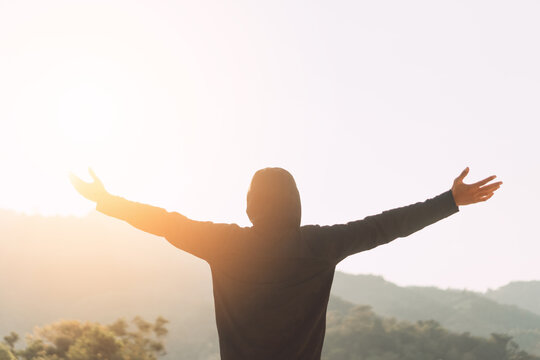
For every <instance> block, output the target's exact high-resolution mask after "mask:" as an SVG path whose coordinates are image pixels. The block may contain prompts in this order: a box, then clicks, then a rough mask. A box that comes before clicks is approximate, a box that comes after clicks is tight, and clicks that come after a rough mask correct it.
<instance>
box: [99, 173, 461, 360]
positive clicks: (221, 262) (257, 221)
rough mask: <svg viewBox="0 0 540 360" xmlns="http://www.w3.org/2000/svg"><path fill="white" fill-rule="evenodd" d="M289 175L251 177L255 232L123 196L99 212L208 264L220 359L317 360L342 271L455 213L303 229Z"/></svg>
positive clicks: (385, 216)
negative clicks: (356, 257)
mask: <svg viewBox="0 0 540 360" xmlns="http://www.w3.org/2000/svg"><path fill="white" fill-rule="evenodd" d="M265 170H267V169H265ZM276 172H279V171H278V170H270V171H269V173H270V175H269V177H265V176H262V178H263V180H264V179H265V178H266V180H268V178H270V177H271V176H272V174H274V175H275V174H276ZM287 174H288V173H286V174H285V173H281V175H282V176H281V177H280V176H279V175H278V176H277V178H278V180H277V181H278V183H279V181H282V182H283V183H282V184H281V185H279V184H278V185H277V186H276V182H275V181H269V182H267V183H265V182H264V181H261V182H259V183H257V174H256V176H254V178H253V181H252V184H251V188H250V192H249V193H248V215H249V217H250V219H251V220H252V222H253V223H254V226H253V227H240V226H238V225H236V224H219V223H212V222H203V221H195V220H191V219H189V218H187V217H185V216H183V215H181V214H179V213H177V212H167V211H166V210H164V209H161V208H157V207H153V206H149V205H145V204H140V203H136V202H132V201H128V200H125V199H123V198H120V197H116V196H109V197H107V198H106V199H103V200H102V201H100V202H98V205H97V210H98V211H100V212H102V213H104V214H107V215H110V216H113V217H116V218H119V219H122V220H125V221H127V222H128V223H130V224H131V225H133V226H135V227H136V228H139V229H141V230H143V231H146V232H149V233H152V234H156V235H159V236H163V237H165V238H166V239H167V240H168V241H169V242H170V243H172V244H173V245H174V246H176V247H178V248H179V249H182V250H184V251H187V252H189V253H191V254H193V255H195V256H197V257H199V258H201V259H204V260H206V261H207V262H208V264H209V265H210V268H211V271H212V280H213V289H214V302H215V311H216V322H217V329H218V334H219V343H220V351H221V358H222V359H223V360H266V359H269V360H270V359H272V360H276V359H280V360H288V359H290V360H317V359H320V356H321V350H322V346H323V340H324V333H325V320H326V308H327V304H328V298H329V295H330V288H331V285H332V280H333V277H334V270H335V267H336V264H337V263H339V262H340V261H341V260H343V259H345V258H346V257H347V256H349V255H352V254H355V253H358V252H361V251H365V250H369V249H372V248H374V247H376V246H379V245H381V244H385V243H388V242H390V241H392V240H394V239H396V238H399V237H404V236H407V235H410V234H412V233H413V232H415V231H418V230H420V229H422V228H423V227H425V226H427V225H429V224H432V223H434V222H436V221H438V220H441V219H443V218H445V217H447V216H449V215H451V214H453V213H455V212H457V211H458V207H457V206H456V204H455V202H454V199H453V196H452V192H451V191H446V192H444V193H442V194H441V195H439V196H436V197H434V198H432V199H429V200H426V201H424V202H419V203H416V204H413V205H409V206H405V207H401V208H396V209H393V210H389V211H385V212H383V213H381V214H378V215H374V216H368V217H366V218H364V219H363V220H358V221H352V222H349V223H346V224H339V225H332V226H319V225H306V226H300V197H299V196H297V194H298V190H296V184H294V180H292V183H291V181H290V180H291V179H292V176H291V177H290V179H289V180H285V181H283V179H284V177H288V176H290V174H289V175H287ZM267 175H268V174H267ZM261 184H262V185H261ZM293 184H294V189H292V187H293V186H292V185H293ZM272 189H273V190H272ZM279 189H281V190H283V191H281V192H280V190H279ZM275 190H276V191H275ZM280 194H281V195H280ZM284 194H285V195H284ZM283 215H286V216H283ZM291 219H292V220H291Z"/></svg>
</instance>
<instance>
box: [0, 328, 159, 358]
mask: <svg viewBox="0 0 540 360" xmlns="http://www.w3.org/2000/svg"><path fill="white" fill-rule="evenodd" d="M167 323H168V321H167V320H165V319H164V318H162V317H158V318H157V319H156V320H155V322H154V323H151V322H147V321H145V320H143V319H142V318H140V317H136V318H134V319H133V320H132V326H130V324H128V322H127V321H125V320H124V319H119V320H117V321H116V322H114V323H113V324H111V325H102V324H99V323H92V322H80V321H77V320H64V321H59V322H56V323H53V324H50V325H47V326H45V327H42V328H36V329H35V330H34V334H32V335H29V336H28V337H27V339H26V347H25V348H24V349H21V350H16V349H15V347H14V344H15V342H16V341H17V340H18V335H17V334H15V333H13V332H12V333H11V334H10V335H9V336H6V337H4V340H5V342H6V344H0V360H63V359H66V360H68V359H69V360H99V359H103V360H155V359H157V357H158V356H161V355H165V348H164V345H163V338H164V337H165V335H167V332H168V331H167V329H166V328H165V325H166V324H167ZM132 328H134V329H132Z"/></svg>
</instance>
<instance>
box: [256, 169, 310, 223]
mask: <svg viewBox="0 0 540 360" xmlns="http://www.w3.org/2000/svg"><path fill="white" fill-rule="evenodd" d="M301 209H302V207H301V204H300V194H299V193H298V188H297V187H296V182H295V181H294V178H293V177H292V175H291V174H290V173H289V172H288V171H287V170H285V169H282V168H275V167H274V168H265V169H261V170H258V171H257V172H256V173H255V174H254V175H253V179H252V180H251V185H250V186H249V191H248V193H247V208H246V213H247V215H248V217H249V220H250V221H251V223H252V224H253V226H255V227H258V228H268V227H270V228H273V227H299V226H300V219H301V217H302V210H301Z"/></svg>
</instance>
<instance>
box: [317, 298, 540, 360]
mask: <svg viewBox="0 0 540 360" xmlns="http://www.w3.org/2000/svg"><path fill="white" fill-rule="evenodd" d="M326 333H327V335H326V341H325V347H324V352H323V359H326V360H353V359H354V360H356V359H363V360H398V359H399V360H432V359H445V360H464V359H465V360H538V359H540V358H538V357H534V356H531V355H529V354H527V353H525V352H523V351H520V350H519V347H518V346H517V344H516V343H515V342H513V341H512V338H511V337H510V336H508V335H503V334H495V333H494V334H491V337H490V338H487V339H486V338H481V337H473V336H471V335H470V334H469V333H462V334H457V333H453V332H450V331H448V330H446V329H444V328H443V327H441V325H440V324H439V323H437V322H436V321H433V320H430V321H418V322H416V323H415V324H413V323H409V322H405V321H397V320H395V319H393V318H382V317H379V316H377V315H375V313H373V311H371V308H370V307H369V306H358V307H355V308H353V309H351V310H350V311H348V313H346V314H339V313H337V312H331V313H329V322H328V327H327V332H326Z"/></svg>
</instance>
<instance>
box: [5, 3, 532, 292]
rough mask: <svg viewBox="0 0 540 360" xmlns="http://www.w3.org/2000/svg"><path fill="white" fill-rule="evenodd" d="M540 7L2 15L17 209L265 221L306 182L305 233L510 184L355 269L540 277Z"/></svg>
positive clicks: (227, 8) (93, 9) (230, 8)
mask: <svg viewBox="0 0 540 360" xmlns="http://www.w3.org/2000/svg"><path fill="white" fill-rule="evenodd" d="M539 15H540V3H539V2H537V1H512V2H510V1H478V0H472V1H453V2H438V1H437V2H435V1H427V0H426V1H407V2H402V1H398V0H392V1H390V0H388V1H341V0H338V1H329V0H327V1H307V0H302V1H295V0H292V1H230V2H224V1H217V0H215V1H214V0H198V1H159V2H156V1H119V0H108V1H87V0H85V1H82V0H81V1H59V0H50V1H47V2H44V1H26V0H18V1H2V0H0V165H1V168H2V172H1V174H2V176H1V177H0V208H4V209H13V210H16V211H19V212H24V213H30V214H43V215H76V216H84V215H85V214H87V213H89V212H93V211H95V210H94V205H93V204H92V203H91V202H89V201H87V200H85V199H84V198H82V197H80V196H79V195H78V194H77V193H76V192H75V191H74V189H73V188H72V187H71V185H70V183H69V180H68V173H69V172H70V171H72V172H74V173H75V174H77V175H79V176H81V177H83V178H84V179H87V180H89V179H90V177H89V176H88V173H87V168H88V167H89V166H91V167H92V168H93V169H94V171H95V172H96V173H97V175H98V176H99V177H100V178H101V179H102V181H103V182H104V184H105V186H106V188H107V190H108V191H109V192H111V193H113V194H115V195H120V196H123V197H126V198H128V199H130V200H135V201H139V202H145V203H149V204H152V205H156V206H161V207H164V208H166V209H168V210H170V211H178V212H181V213H183V214H184V215H186V216H189V217H191V218H194V219H196V220H211V221H216V222H235V223H238V224H240V225H242V226H249V225H250V224H249V220H248V218H247V216H246V214H245V197H246V191H247V189H248V186H249V182H250V180H251V176H252V175H253V173H254V172H255V171H256V170H257V169H260V168H264V167H267V166H279V167H283V168H286V169H287V170H289V171H290V172H291V173H292V174H293V176H294V177H295V179H296V182H297V185H298V188H299V190H300V194H301V198H302V206H303V209H302V212H303V219H302V223H303V224H313V223H317V224H334V223H344V222H347V221H351V220H357V219H361V218H364V217H365V216H368V215H372V214H375V213H379V212H381V211H383V210H387V209H390V208H394V207H398V206H404V205H408V204H410V203H415V202H418V201H423V200H425V199H427V198H431V197H433V196H436V195H438V194H440V193H442V192H444V191H447V190H449V189H450V188H451V186H452V182H453V180H454V178H455V177H457V176H458V175H459V173H460V172H461V171H462V170H463V169H464V168H465V167H466V166H469V167H470V169H471V170H470V173H469V176H468V177H467V178H466V179H465V182H474V181H478V180H480V179H483V178H485V177H487V176H489V175H497V180H502V181H503V182H504V185H503V186H502V188H501V189H500V190H499V191H498V192H497V193H496V194H495V196H493V198H491V199H490V200H489V201H487V202H485V203H481V204H477V205H471V206H466V207H461V208H460V212H459V213H458V214H455V215H453V216H451V217H450V218H447V219H445V220H443V221H441V222H439V223H437V224H434V225H432V226H430V227H428V228H426V229H424V230H422V231H420V232H418V233H416V234H413V235H411V236H409V237H407V238H403V239H398V240H396V241H394V242H392V243H391V244H388V245H385V246H381V247H379V248H377V249H374V250H371V251H368V252H364V253H361V254H357V255H354V256H351V257H349V258H348V259H346V260H344V261H343V262H342V263H340V264H339V265H338V269H339V270H343V271H346V272H350V273H371V274H378V275H382V276H384V277H385V278H386V279H387V280H389V281H393V282H396V283H398V284H400V285H422V286H423V285H433V286H439V287H443V288H446V287H452V288H460V289H471V290H480V291H484V290H486V289H488V288H496V287H498V286H502V285H504V284H506V283H508V282H509V281H513V280H540V266H539V265H538V254H539V253H540V239H539V236H538V233H537V226H536V225H537V221H538V220H537V216H538V210H537V204H538V203H539V202H540V190H539V187H538V185H537V183H538V178H539V177H540V162H539V161H538V159H537V155H538V154H539V153H540V151H539V150H540V145H539V143H538V141H537V137H538V134H539V130H540V125H538V124H539V120H540V105H539V102H538V99H539V98H540V68H539V67H538V64H539V63H540V47H539V46H538V43H539V40H540V39H539V38H540V22H538V17H539Z"/></svg>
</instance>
